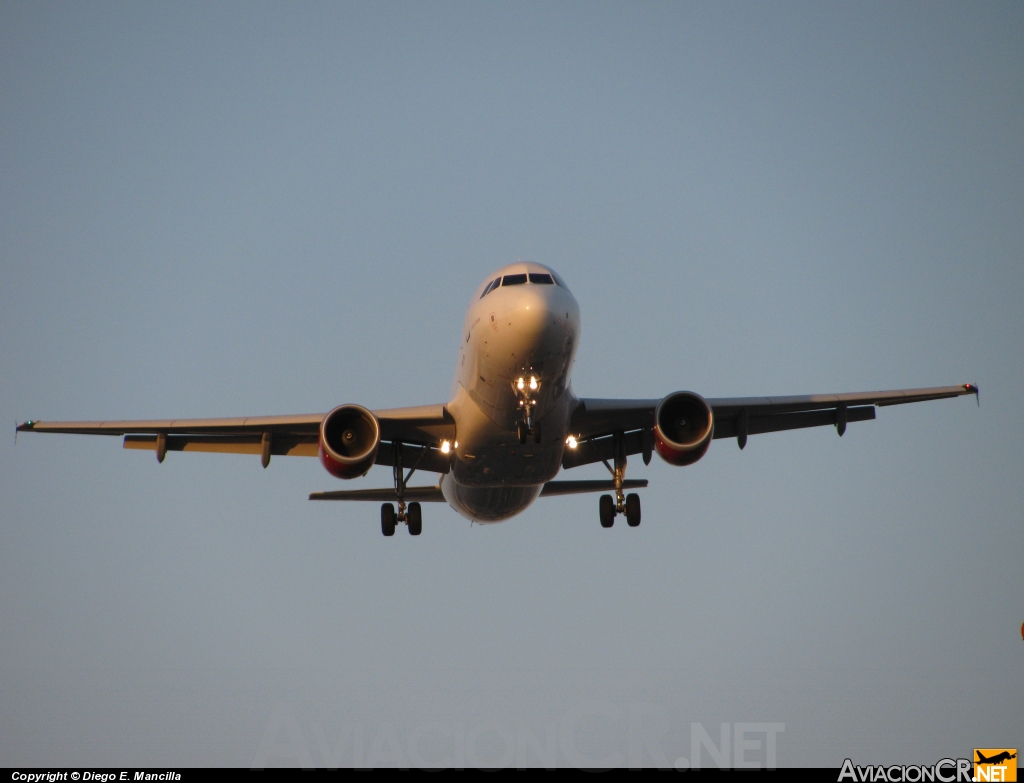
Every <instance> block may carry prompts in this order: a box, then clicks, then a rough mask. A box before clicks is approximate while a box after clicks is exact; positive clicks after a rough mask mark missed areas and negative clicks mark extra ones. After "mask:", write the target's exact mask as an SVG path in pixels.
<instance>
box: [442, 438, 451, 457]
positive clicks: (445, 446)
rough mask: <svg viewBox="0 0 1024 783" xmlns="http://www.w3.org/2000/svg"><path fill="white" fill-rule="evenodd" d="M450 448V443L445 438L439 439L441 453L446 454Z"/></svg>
mask: <svg viewBox="0 0 1024 783" xmlns="http://www.w3.org/2000/svg"><path fill="white" fill-rule="evenodd" d="M451 450H452V444H451V443H449V442H448V441H446V440H443V441H441V453H442V454H448V453H449V452H451Z"/></svg>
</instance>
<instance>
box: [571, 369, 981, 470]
mask: <svg viewBox="0 0 1024 783" xmlns="http://www.w3.org/2000/svg"><path fill="white" fill-rule="evenodd" d="M965 394H973V395H975V397H977V395H978V387H977V386H975V385H974V384H971V383H965V384H961V385H959V386H936V387H931V388H926V389H896V390H893V391H878V392H854V393H847V394H808V395H802V396H786V397H717V398H708V400H707V402H708V404H709V405H710V406H711V410H712V411H713V412H714V420H715V430H714V435H713V437H714V438H733V437H738V436H739V435H740V434H741V431H742V429H743V426H742V425H743V422H744V421H745V422H746V434H747V435H760V434H762V433H765V432H779V431H781V430H795V429H802V428H804V427H821V426H826V425H830V424H837V423H839V422H840V420H841V418H842V419H843V420H845V421H846V422H855V421H867V420H870V419H873V418H875V408H876V407H884V406H888V405H902V404H905V403H910V402H924V401H925V400H941V399H944V398H946V397H960V396H962V395H965ZM660 401H661V400H660V399H657V400H602V399H581V400H580V404H579V406H578V407H577V408H576V410H575V411H574V413H573V415H572V420H571V424H570V430H571V432H572V433H573V434H574V435H575V436H576V438H577V440H578V441H579V446H578V447H577V448H576V449H573V450H570V449H566V450H565V456H564V458H563V460H562V466H563V467H565V468H572V467H576V466H578V465H585V464H588V463H591V462H599V461H601V460H609V459H612V458H613V457H614V454H615V451H614V445H613V435H614V433H616V432H620V433H623V434H624V441H625V443H624V445H625V448H626V453H627V454H641V453H643V454H650V450H651V445H652V443H653V436H652V435H651V430H652V428H653V427H654V411H655V408H657V406H658V403H659V402H660Z"/></svg>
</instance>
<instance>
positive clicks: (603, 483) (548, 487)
mask: <svg viewBox="0 0 1024 783" xmlns="http://www.w3.org/2000/svg"><path fill="white" fill-rule="evenodd" d="M646 486H647V479H626V480H625V481H623V482H622V488H623V489H643V488H644V487H646ZM614 491H615V482H614V481H612V480H611V479H598V480H596V481H549V482H548V483H547V484H545V485H544V489H542V490H541V492H540V496H541V497H542V498H547V497H552V496H553V495H579V494H581V493H583V492H614Z"/></svg>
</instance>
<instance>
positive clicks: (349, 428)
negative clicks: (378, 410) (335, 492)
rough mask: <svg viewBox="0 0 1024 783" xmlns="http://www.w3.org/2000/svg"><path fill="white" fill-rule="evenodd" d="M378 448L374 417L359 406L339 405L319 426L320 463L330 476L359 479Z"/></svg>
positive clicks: (375, 418)
mask: <svg viewBox="0 0 1024 783" xmlns="http://www.w3.org/2000/svg"><path fill="white" fill-rule="evenodd" d="M378 448H380V424H379V423H378V422H377V417H376V416H374V415H373V414H372V413H370V411H368V410H366V408H364V407H363V406H361V405H339V406H338V407H337V408H335V409H334V410H333V411H331V412H330V413H328V414H327V415H326V416H324V420H323V421H322V422H321V423H320V462H321V464H322V465H323V466H324V467H325V468H326V469H327V472H328V473H330V474H331V475H332V476H336V477H338V478H342V479H351V478H356V477H357V476H363V475H365V474H366V472H367V471H368V470H369V469H370V468H372V467H373V462H374V460H375V459H376V458H377V449H378Z"/></svg>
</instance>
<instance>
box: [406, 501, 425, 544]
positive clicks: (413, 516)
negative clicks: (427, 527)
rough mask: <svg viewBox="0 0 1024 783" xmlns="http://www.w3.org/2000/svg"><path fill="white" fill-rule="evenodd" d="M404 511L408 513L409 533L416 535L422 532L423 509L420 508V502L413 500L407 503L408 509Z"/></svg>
mask: <svg viewBox="0 0 1024 783" xmlns="http://www.w3.org/2000/svg"><path fill="white" fill-rule="evenodd" d="M406 513H407V514H408V515H409V535H410V536H418V535H419V534H420V533H422V532H423V511H422V510H421V509H420V504H419V503H417V502H416V501H413V502H412V503H410V504H409V510H408V511H406Z"/></svg>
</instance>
